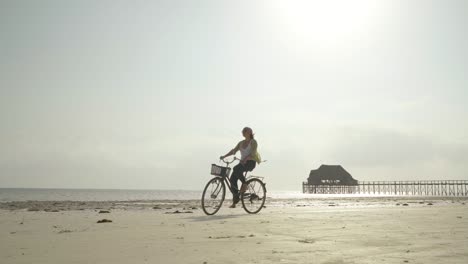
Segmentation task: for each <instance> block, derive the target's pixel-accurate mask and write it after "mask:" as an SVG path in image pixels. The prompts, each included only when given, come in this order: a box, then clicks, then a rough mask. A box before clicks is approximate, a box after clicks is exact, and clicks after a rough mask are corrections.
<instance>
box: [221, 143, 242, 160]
mask: <svg viewBox="0 0 468 264" xmlns="http://www.w3.org/2000/svg"><path fill="white" fill-rule="evenodd" d="M239 145H240V142H239V143H237V145H236V146H235V147H234V148H233V149H231V151H229V152H228V153H227V154H226V155H224V156H221V157H219V158H220V159H224V158H226V157H229V156H231V155H234V154H236V152H237V151H239Z"/></svg>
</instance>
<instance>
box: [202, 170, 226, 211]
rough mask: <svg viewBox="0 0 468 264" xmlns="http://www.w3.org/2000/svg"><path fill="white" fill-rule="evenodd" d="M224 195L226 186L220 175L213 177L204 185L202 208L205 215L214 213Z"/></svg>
mask: <svg viewBox="0 0 468 264" xmlns="http://www.w3.org/2000/svg"><path fill="white" fill-rule="evenodd" d="M225 196H226V186H225V185H224V181H223V178H222V177H214V178H213V179H211V180H210V181H209V182H208V183H207V184H206V186H205V189H204V190H203V195H202V209H203V212H205V214H207V215H214V214H216V213H217V212H218V211H219V209H220V208H221V205H222V204H223V201H224V197H225Z"/></svg>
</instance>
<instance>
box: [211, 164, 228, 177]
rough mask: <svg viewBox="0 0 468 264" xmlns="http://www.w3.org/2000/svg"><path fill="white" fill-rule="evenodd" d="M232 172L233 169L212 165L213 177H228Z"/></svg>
mask: <svg viewBox="0 0 468 264" xmlns="http://www.w3.org/2000/svg"><path fill="white" fill-rule="evenodd" d="M230 172H231V168H229V167H222V166H218V165H216V164H211V175H216V176H221V177H227V176H229V173H230Z"/></svg>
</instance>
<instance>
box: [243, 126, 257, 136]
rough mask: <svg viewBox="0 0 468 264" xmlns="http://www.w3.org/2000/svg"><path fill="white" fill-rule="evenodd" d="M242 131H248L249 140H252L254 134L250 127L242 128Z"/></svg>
mask: <svg viewBox="0 0 468 264" xmlns="http://www.w3.org/2000/svg"><path fill="white" fill-rule="evenodd" d="M242 131H248V132H249V133H250V139H254V133H253V130H252V129H251V128H250V127H244V129H242Z"/></svg>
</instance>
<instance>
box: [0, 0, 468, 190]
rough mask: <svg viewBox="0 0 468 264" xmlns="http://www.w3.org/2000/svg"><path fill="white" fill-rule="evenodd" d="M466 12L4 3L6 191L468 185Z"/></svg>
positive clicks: (380, 4)
mask: <svg viewBox="0 0 468 264" xmlns="http://www.w3.org/2000/svg"><path fill="white" fill-rule="evenodd" d="M467 25H468V2H467V1H463V0H438V1H436V0H412V1H406V0H380V1H374V0H352V1H349V0H343V1H339V0H327V1H294V0H288V1H278V0H268V1H218V0H212V1H207V0H200V1H179V0H168V1H139V0H136V1H114V0H112V1H86V0H83V1H63V0H60V1H51V0H44V1H21V0H19V1H6V0H0V33H1V34H0V58H1V60H0V146H1V148H0V187H21V188H22V187H29V188H110V189H112V188H118V189H189V190H201V189H203V187H204V185H205V183H206V182H207V181H208V179H209V178H210V177H211V176H210V174H209V172H210V167H211V164H212V163H218V161H219V160H218V157H219V156H220V155H223V154H225V153H226V152H228V151H229V150H230V149H231V148H233V147H234V146H235V145H236V143H237V142H238V141H240V140H241V139H242V136H241V130H242V128H243V127H245V126H250V127H252V128H253V130H254V132H255V137H256V139H257V141H258V144H259V152H260V154H261V155H262V158H263V159H266V160H268V161H267V162H265V163H262V164H260V165H259V166H257V168H256V169H255V170H254V172H253V174H254V175H261V176H265V181H266V182H267V187H268V189H269V190H301V188H302V185H301V184H302V182H303V181H305V180H306V179H307V177H308V174H309V172H310V170H312V169H316V168H318V167H319V166H320V165H321V164H329V165H334V164H339V165H342V166H343V167H344V168H345V169H346V170H347V171H348V172H350V173H351V174H352V175H353V177H354V178H355V179H357V180H360V181H372V180H375V181H384V180H386V181H393V180H468V106H467V102H468V77H467V76H468V50H467V49H468V48H467V47H468V30H466V27H467Z"/></svg>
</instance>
